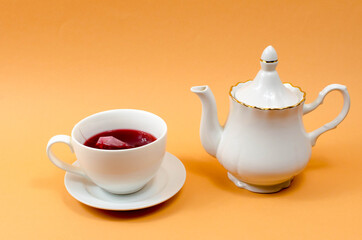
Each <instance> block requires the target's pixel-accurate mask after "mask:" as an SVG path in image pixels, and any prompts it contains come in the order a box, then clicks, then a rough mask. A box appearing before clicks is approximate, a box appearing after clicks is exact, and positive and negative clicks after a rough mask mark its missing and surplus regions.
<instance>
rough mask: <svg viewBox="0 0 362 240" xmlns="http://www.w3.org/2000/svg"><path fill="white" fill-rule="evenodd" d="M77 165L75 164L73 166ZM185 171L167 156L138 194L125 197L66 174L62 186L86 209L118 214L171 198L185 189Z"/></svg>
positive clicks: (176, 160)
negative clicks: (97, 209) (85, 206)
mask: <svg viewBox="0 0 362 240" xmlns="http://www.w3.org/2000/svg"><path fill="white" fill-rule="evenodd" d="M74 164H77V161H75V162H74V163H73V165H74ZM185 180H186V170H185V167H184V165H183V164H182V162H181V161H180V160H179V159H178V158H177V157H175V156H174V155H172V154H171V153H168V152H166V154H165V158H164V159H163V162H162V165H161V167H160V169H159V171H158V172H157V174H156V176H155V177H154V178H153V179H152V180H151V181H150V182H149V183H147V184H146V186H145V187H143V188H142V189H141V190H139V191H138V192H135V193H132V194H127V195H116V194H112V193H109V192H107V191H105V190H103V189H102V188H100V187H98V186H97V185H95V184H94V183H93V182H91V181H90V180H88V179H85V178H83V177H81V176H78V175H75V174H72V173H66V174H65V178H64V184H65V187H66V189H67V190H68V192H69V193H70V195H72V196H73V197H74V198H75V199H77V200H78V201H79V202H81V203H84V204H86V205H88V206H91V207H95V208H100V209H106V210H117V211H128V210H136V209H142V208H147V207H151V206H154V205H157V204H160V203H162V202H164V201H166V200H168V199H170V198H171V197H172V196H174V195H175V194H176V193H177V192H178V191H179V190H180V189H181V188H182V186H183V185H184V183H185Z"/></svg>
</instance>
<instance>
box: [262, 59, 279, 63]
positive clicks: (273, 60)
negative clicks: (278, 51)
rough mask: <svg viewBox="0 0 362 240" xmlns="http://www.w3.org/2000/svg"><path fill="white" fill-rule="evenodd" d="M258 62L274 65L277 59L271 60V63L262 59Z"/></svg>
mask: <svg viewBox="0 0 362 240" xmlns="http://www.w3.org/2000/svg"><path fill="white" fill-rule="evenodd" d="M260 62H263V63H276V62H278V59H277V60H273V61H265V60H263V59H260Z"/></svg>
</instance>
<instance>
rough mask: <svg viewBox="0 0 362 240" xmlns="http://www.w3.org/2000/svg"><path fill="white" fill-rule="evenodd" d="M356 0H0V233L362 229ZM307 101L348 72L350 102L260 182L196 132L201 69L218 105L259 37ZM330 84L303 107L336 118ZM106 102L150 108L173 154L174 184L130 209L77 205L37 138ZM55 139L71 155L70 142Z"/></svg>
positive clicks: (148, 234) (309, 121) (345, 235)
mask: <svg viewBox="0 0 362 240" xmlns="http://www.w3.org/2000/svg"><path fill="white" fill-rule="evenodd" d="M361 25H362V4H361V1H211V0H208V1H168V0H165V1H90V0H87V1H1V2H0V81H1V85H0V107H1V113H2V120H1V124H0V132H1V138H0V149H1V151H0V154H1V155H0V156H1V165H0V172H1V174H0V189H1V196H0V215H1V220H0V238H1V239H108V238H111V237H114V238H118V239H133V238H141V237H143V238H147V239H232V238H237V239H243V238H244V239H361V237H362V225H361V222H362V175H361V170H362V161H361V154H362V148H361V135H362V128H361V118H362V110H361V109H362V101H361V100H362V83H361V82H362V77H361V75H362V72H361V57H362V49H361V48H362V47H361V46H362V45H361V40H362V33H361ZM269 44H272V45H273V46H274V47H275V48H276V50H277V52H278V55H279V66H278V72H279V74H280V77H281V79H282V81H285V82H291V83H293V84H294V85H296V86H300V87H301V88H302V89H303V90H304V91H306V92H307V103H309V102H311V101H313V100H314V99H315V98H316V97H317V95H318V93H319V91H321V90H322V89H323V88H324V87H325V86H326V85H328V84H332V83H340V84H344V85H346V86H347V87H348V89H349V92H350V95H351V102H352V106H351V110H350V113H349V115H348V116H347V118H346V119H345V121H344V122H343V123H342V124H341V125H340V126H339V127H338V128H337V129H336V130H333V131H331V132H328V133H326V134H323V135H322V136H321V137H320V138H319V139H318V141H317V145H316V146H315V147H314V148H313V154H312V159H311V161H310V162H309V164H308V166H307V168H306V169H305V171H304V172H303V173H301V174H300V175H299V176H297V177H296V178H295V180H294V182H293V183H292V185H291V187H290V188H288V189H286V190H283V191H281V192H279V193H276V194H269V195H261V194H255V193H251V192H248V191H246V190H242V189H238V188H237V187H235V186H234V185H233V184H232V183H231V182H230V181H229V180H228V179H227V176H226V170H225V169H224V168H223V167H222V166H221V165H220V164H219V163H218V162H217V160H216V159H214V158H212V157H211V156H209V155H208V154H207V153H206V152H205V151H204V149H203V148H202V146H201V143H200V140H199V134H198V132H199V121H200V116H201V104H200V102H199V100H198V98H197V97H196V95H194V94H192V93H191V92H190V87H191V86H194V85H201V84H208V85H209V86H210V87H211V89H212V90H213V92H214V95H215V97H216V100H217V105H218V114H219V119H220V121H221V122H222V123H223V122H224V121H225V120H226V117H227V113H228V110H229V99H228V90H229V88H230V86H231V85H234V84H235V83H236V82H239V81H244V80H248V79H251V78H254V76H255V75H256V73H257V71H258V70H259V58H260V55H261V53H262V51H263V49H264V48H265V47H266V46H268V45H269ZM341 107H342V97H341V95H340V94H338V93H331V94H329V95H328V97H327V98H326V100H325V102H324V104H323V105H322V106H321V107H319V108H318V109H317V110H315V111H314V112H313V113H310V114H308V115H307V116H305V117H304V121H305V125H306V128H307V130H308V131H311V130H313V129H315V128H317V127H319V126H321V125H323V124H325V123H326V122H328V121H330V120H332V119H333V118H334V117H335V116H336V115H337V114H338V112H339V111H340V109H341ZM114 108H136V109H144V110H147V111H151V112H153V113H155V114H157V115H159V116H161V117H162V118H164V119H165V121H166V122H167V124H168V127H169V135H168V136H169V138H168V145H167V150H168V151H169V152H171V153H172V154H174V155H176V156H177V157H178V158H179V159H180V160H181V161H182V162H183V164H184V165H185V167H186V170H187V179H186V183H185V185H184V187H183V189H182V190H181V191H180V192H179V193H178V194H177V195H176V196H175V197H173V198H172V199H171V200H169V201H168V202H166V203H164V204H161V205H159V206H156V207H153V208H149V209H145V210H140V211H133V212H109V211H103V210H97V209H93V208H90V207H87V206H85V205H83V204H81V203H79V202H77V201H76V200H75V199H73V198H72V197H71V196H70V195H69V194H68V193H67V191H66V189H65V187H64V183H63V180H64V172H63V171H62V170H60V169H58V168H56V167H55V166H54V165H53V164H52V163H51V162H50V161H49V160H48V159H47V156H46V154H45V148H46V144H47V141H48V140H49V139H50V137H52V136H53V135H56V134H70V132H71V129H72V128H73V126H74V125H75V124H76V123H77V122H78V121H79V120H81V119H83V118H84V117H86V116H88V115H91V114H93V113H96V112H100V111H104V110H109V109H114ZM55 150H56V152H57V154H58V155H59V156H60V157H61V158H63V159H66V161H67V162H69V163H71V162H73V161H75V156H74V155H72V154H71V153H70V151H69V149H68V148H67V147H66V146H63V145H61V144H59V146H56V147H55Z"/></svg>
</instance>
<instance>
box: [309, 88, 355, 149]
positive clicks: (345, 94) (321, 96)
mask: <svg viewBox="0 0 362 240" xmlns="http://www.w3.org/2000/svg"><path fill="white" fill-rule="evenodd" d="M334 90H337V91H339V92H341V93H342V95H343V108H342V111H341V112H340V113H339V115H338V116H337V117H336V118H335V119H334V120H333V121H331V122H329V123H327V124H325V125H323V126H322V127H320V128H318V129H316V130H314V131H313V132H310V133H308V137H309V139H310V141H311V144H312V146H314V145H315V143H316V141H317V139H318V137H319V136H320V135H321V134H322V133H325V132H327V131H329V130H332V129H334V128H336V127H337V125H338V124H340V123H341V122H342V121H343V119H344V118H345V117H346V116H347V113H348V111H349V106H350V103H351V100H350V97H349V94H348V91H347V87H346V86H343V85H340V84H331V85H328V86H327V87H325V88H324V89H323V90H322V91H321V92H320V93H319V95H318V97H317V99H316V100H315V101H314V102H312V103H310V104H305V105H304V107H303V114H307V113H309V112H311V111H313V110H314V109H316V108H317V107H318V106H319V105H320V104H322V103H323V100H324V98H325V97H326V95H327V94H328V93H329V92H331V91H334Z"/></svg>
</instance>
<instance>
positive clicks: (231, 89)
mask: <svg viewBox="0 0 362 240" xmlns="http://www.w3.org/2000/svg"><path fill="white" fill-rule="evenodd" d="M250 81H252V80H248V81H246V82H238V83H237V84H236V85H234V86H231V88H230V91H229V95H230V97H231V98H232V99H233V100H234V101H235V102H237V103H240V104H242V105H244V106H245V107H249V108H255V109H259V110H284V109H288V108H294V107H296V106H299V105H300V104H302V102H304V101H305V96H306V93H305V92H304V91H303V90H302V89H301V88H300V87H297V86H294V85H293V84H291V83H288V82H285V83H283V84H290V85H291V86H292V87H294V88H298V89H299V91H301V92H302V93H303V98H302V100H300V102H298V103H297V104H295V105H292V106H288V107H283V108H261V107H256V106H251V105H248V104H246V103H243V102H240V101H239V100H237V99H236V98H234V96H233V95H232V94H231V92H232V91H233V88H234V87H237V86H238V85H239V84H240V83H247V82H250Z"/></svg>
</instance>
